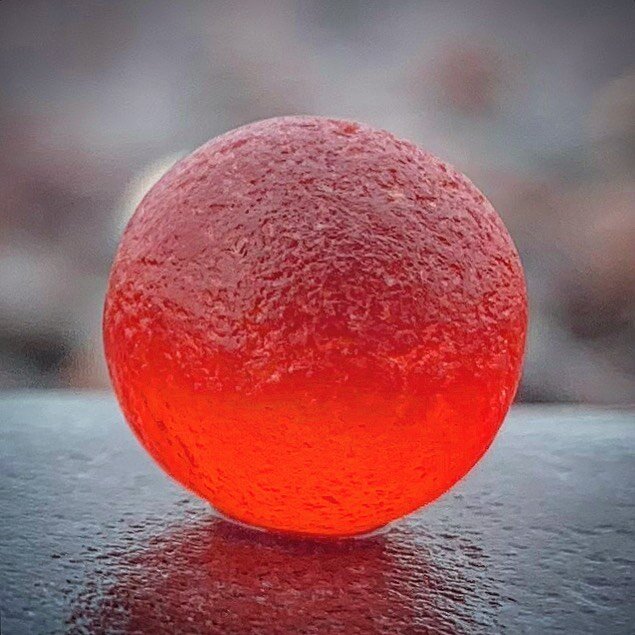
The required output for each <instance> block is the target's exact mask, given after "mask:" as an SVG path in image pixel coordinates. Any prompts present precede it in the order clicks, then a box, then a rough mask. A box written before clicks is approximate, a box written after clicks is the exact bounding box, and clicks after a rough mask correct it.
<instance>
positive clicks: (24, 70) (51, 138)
mask: <svg viewBox="0 0 635 635" xmlns="http://www.w3.org/2000/svg"><path fill="white" fill-rule="evenodd" d="M634 34H635V2H633V1H632V0H629V1H626V2H620V1H618V0H614V1H611V2H598V1H584V0H559V1H557V2H554V1H550V0H541V1H528V0H506V1H502V0H501V1H498V2H493V1H489V0H481V1H479V2H470V1H468V0H466V1H464V2H453V1H448V0H439V1H419V2H414V1H412V2H406V1H403V2H397V1H392V2H388V1H381V0H373V1H365V2H362V1H352V0H351V1H344V0H321V1H318V0H312V1H309V0H297V1H292V0H286V1H280V2H278V1H269V0H260V1H254V2H226V3H217V2H187V1H184V0H180V1H178V2H177V1H170V2H167V1H162V0H151V1H143V0H136V1H117V0H108V1H106V0H104V1H102V2H99V1H96V0H83V1H76V2H70V1H60V0H44V1H36V2H34V1H27V0H13V1H12V0H2V1H1V2H0V81H1V87H2V89H1V90H2V97H1V100H0V138H1V139H2V142H1V145H0V148H1V152H0V389H1V388H20V387H106V386H107V385H108V379H107V373H106V370H105V365H104V362H103V357H102V349H101V332H100V331H101V309H102V301H103V295H104V290H105V285H106V280H107V275H108V270H109V266H110V262H111V259H112V256H113V253H114V250H115V248H116V245H117V241H118V238H119V236H120V234H121V231H122V229H123V227H125V224H126V221H127V219H128V218H129V216H130V215H131V213H132V212H133V210H134V208H135V206H136V204H137V203H138V202H139V200H140V199H141V197H142V196H143V194H144V193H145V191H146V190H147V189H148V187H149V186H150V185H151V184H152V183H153V182H154V181H155V180H156V179H157V178H158V177H159V176H160V175H161V174H162V173H163V172H164V171H165V170H166V169H167V168H168V167H169V166H170V165H171V164H172V163H174V161H175V160H176V159H178V158H179V157H180V156H182V155H183V154H185V153H187V152H189V151H191V150H192V149H194V148H195V147H197V146H198V145H200V144H201V143H203V142H204V141H206V140H207V139H209V138H210V137H213V136H216V135H217V134H220V133H222V132H224V131H226V130H228V129H230V128H233V127H236V126H239V125H241V124H244V123H248V122H250V121H254V120H257V119H262V118H266V117H271V116H275V115H282V114H324V115H331V116H336V117H345V118H352V119H358V120H361V121H364V122H367V123H369V124H372V125H375V126H379V127H383V128H387V129H389V130H391V131H392V132H394V133H396V134H397V135H399V136H404V137H407V138H409V139H411V140H413V141H415V142H417V143H419V144H420V145H422V146H423V147H424V148H426V149H427V150H429V151H431V152H433V153H435V154H437V155H439V156H440V157H442V158H444V159H445V160H448V161H449V162H451V163H453V164H454V165H455V166H456V167H457V168H459V169H460V170H461V171H463V172H465V173H466V174H467V175H468V176H469V177H470V178H471V179H472V180H473V181H475V183H476V184H477V185H478V186H479V188H480V189H481V190H483V192H484V193H485V194H486V195H487V196H488V197H489V198H490V200H491V201H492V202H493V204H494V206H495V207H496V208H497V210H498V211H499V213H500V214H501V216H502V217H503V219H504V221H505V223H506V224H507V226H508V228H509V229H510V231H511V233H512V235H513V237H514V239H515V241H516V243H517V245H518V248H519V250H520V252H521V256H522V259H523V262H524V264H525V267H526V272H527V277H528V284H529V291H530V298H531V332H530V338H529V343H528V354H527V361H526V365H525V373H524V379H523V384H522V387H521V390H520V393H519V399H520V400H525V401H579V402H594V403H627V402H631V403H632V402H633V401H634V400H635V207H634V206H635V172H634V167H635V36H634Z"/></svg>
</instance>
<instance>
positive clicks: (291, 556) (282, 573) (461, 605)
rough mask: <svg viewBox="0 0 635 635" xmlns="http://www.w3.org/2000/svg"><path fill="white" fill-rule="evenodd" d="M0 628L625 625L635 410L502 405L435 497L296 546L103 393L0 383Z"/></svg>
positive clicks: (375, 629)
mask: <svg viewBox="0 0 635 635" xmlns="http://www.w3.org/2000/svg"><path fill="white" fill-rule="evenodd" d="M0 456H1V460H0V479H1V480H0V500H1V502H2V514H1V518H0V594H1V606H0V609H1V619H2V633H3V634H10V633H58V632H70V633H84V632H85V633H161V632H166V633H197V632H205V633H229V634H231V633H263V634H266V633H478V632H486V633H491V632H515V633H516V632H522V633H550V632H570V633H598V632H605V633H629V632H632V624H633V622H634V621H635V614H634V612H633V608H632V601H631V598H632V597H633V596H634V595H635V589H634V588H633V581H632V569H633V561H634V547H633V534H634V524H635V523H634V519H635V513H634V509H635V508H634V499H635V496H634V495H635V484H634V480H633V465H634V464H635V413H634V412H633V411H608V410H591V409H583V408H555V407H545V408H543V407H521V408H516V409H515V410H513V411H512V413H511V415H510V416H509V417H508V420H507V422H506V424H505V425H504V426H503V429H502V431H501V433H500V434H499V436H498V438H497V440H496V442H495V443H494V446H493V447H492V448H491V450H490V452H489V453H488V454H487V455H486V457H485V458H484V459H483V461H481V463H480V464H479V465H478V466H477V467H476V468H475V470H474V471H473V472H472V473H470V474H469V475H468V477H467V478H466V479H465V480H464V481H463V482H462V483H460V484H459V485H458V486H457V487H456V488H454V489H453V490H452V491H451V492H450V493H449V494H447V495H446V496H445V497H443V498H442V499H441V500H440V501H438V502H437V503H435V504H433V505H432V506H430V507H428V508H426V509H424V510H421V511H420V512H418V513H417V514H415V515H413V516H411V517H409V518H407V519H404V520H401V521H398V522H397V523H395V524H394V525H392V526H391V527H389V528H388V529H387V530H385V531H384V532H382V533H381V534H377V535H374V536H370V537H366V538H363V539H355V540H343V541H323V542H320V541H311V540H301V539H294V538H289V537H285V536H279V535H273V534H266V533H261V532H256V531H253V530H250V529H246V528H243V527H239V526H236V525H233V524H230V523H228V522H226V521H224V520H222V519H219V518H218V517H216V516H214V515H213V513H212V512H211V510H210V509H209V507H208V506H207V505H206V504H205V503H203V502H201V501H198V500H197V499H195V498H194V497H192V496H190V495H188V494H187V493H186V492H185V491H184V490H183V489H181V488H180V487H179V486H177V485H175V484H173V483H172V482H171V481H170V480H169V479H168V477H166V476H165V475H164V474H163V473H162V472H161V471H160V470H159V469H158V468H157V467H155V466H154V465H153V463H152V461H151V460H150V458H149V457H148V456H147V455H146V454H145V453H144V452H143V450H142V449H141V448H140V447H139V445H138V444H137V442H136V441H135V439H134V438H133V436H132V434H131V433H130V431H129V429H128V428H127V426H126V425H125V424H124V422H123V420H122V417H121V415H120V413H119V410H118V408H117V406H116V404H115V402H114V400H113V399H112V398H111V397H110V396H107V395H95V394H93V395H91V394H83V395H71V394H65V393H29V394H25V393H23V394H12V395H5V396H3V397H0Z"/></svg>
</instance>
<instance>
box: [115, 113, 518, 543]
mask: <svg viewBox="0 0 635 635" xmlns="http://www.w3.org/2000/svg"><path fill="white" fill-rule="evenodd" d="M526 326H527V305H526V291H525V284H524V279H523V273H522V267H521V264H520V261H519V258H518V254H517V252H516V249H515V247H514V245H513V243H512V241H511V239H510V237H509V235H508V233H507V231H506V229H505V227H504V225H503V223H502V221H501V220H500V218H499V217H498V215H497V214H496V212H495V211H494V209H493V208H492V206H491V204H490V203H489V202H488V201H487V200H486V199H485V197H484V196H483V195H482V194H481V193H480V192H479V191H478V190H477V189H476V188H475V187H474V185H473V184H472V183H471V182H470V181H469V180H468V179H467V178H466V177H465V176H463V175H462V174H460V173H459V172H457V171H456V170H455V169H453V168H452V167H450V166H449V165H447V164H445V163H443V162H442V161H440V160H439V159H437V158H436V157H434V156H432V155H430V154H428V153H426V152H424V151H422V150H421V149H419V148H418V147H417V146H415V145H413V144H412V143H409V142H407V141H403V140H400V139H397V138H395V137H394V136H392V135H391V134H389V133H387V132H385V131H382V130H376V129H373V128H370V127H368V126H365V125H362V124H358V123H354V122H348V121H339V120H333V119H324V118H316V117H284V118H278V119H271V120H267V121H262V122H258V123H255V124H251V125H248V126H245V127H243V128H239V129H237V130H234V131H231V132H229V133H227V134H225V135H223V136H221V137H218V138H216V139H213V140H211V141H210V142H208V143H207V144H205V145H204V146H202V147H201V148H199V149H198V150H196V151H195V152H194V153H193V154H191V155H190V156H188V157H187V158H185V159H183V160H182V161H180V162H179V163H178V164H177V165H176V166H174V167H173V168H172V169H171V170H170V171H169V172H168V173H167V174H166V175H165V176H164V177H163V178H162V179H161V180H160V181H159V182H158V183H157V184H156V185H155V186H154V187H153V188H152V189H151V190H150V192H149V193H148V194H147V196H146V197H145V198H144V200H143V201H142V203H141V204H140V206H139V208H138V209H137V211H136V213H135V215H134V217H133V219H132V220H131V222H130V224H129V226H128V228H127V229H126V232H125V234H124V236H123V239H122V241H121V245H120V247H119V250H118V253H117V256H116V259H115V262H114V265H113V268H112V273H111V278H110V283H109V289H108V294H107V298H106V306H105V313H104V339H105V347H106V354H107V359H108V364H109V368H110V372H111V376H112V380H113V384H114V387H115V391H116V394H117V396H118V399H119V402H120V404H121V406H122V408H123V411H124V413H125V415H126V418H127V419H128V421H129V423H130V425H131V427H132V429H133V430H134V431H135V433H136V435H137V436H138V438H139V439H140V441H141V442H142V444H143V445H144V446H145V447H146V449H147V450H148V451H149V452H150V454H151V455H152V456H153V457H154V458H155V459H156V460H157V461H158V463H159V464H160V465H161V466H162V467H163V468H164V469H165V470H166V471H167V472H168V473H170V474H171V475H172V476H173V477H174V478H175V479H177V480H178V481H180V482H181V483H182V484H183V485H185V486H186V487H187V488H189V489H190V490H192V491H194V492H196V493H197V494H199V495H200V496H202V497H203V498H206V499H208V500H209V501H210V502H211V503H212V504H213V505H214V506H215V507H216V508H217V509H219V510H220V511H222V512H224V513H225V514H226V515H228V516H231V517H233V518H236V519H239V520H241V521H244V522H247V523H250V524H253V525H258V526H261V527H267V528H272V529H278V530H283V531H289V532H295V533H307V534H321V535H350V534H357V533H362V532H366V531H369V530H373V529H375V528H377V527H380V526H382V525H384V524H386V523H388V522H390V521H391V520H393V519H395V518H398V517H400V516H402V515H404V514H407V513H409V512H411V511H413V510H415V509H417V508H418V507H421V506H422V505H425V504H426V503H428V502H430V501H432V500H434V499H435V498H437V497H438V496H440V495H441V494H443V493H444V492H445V491H447V490H448V489H449V488H450V487H451V486H452V485H454V484H455V483H456V482H457V481H458V480H459V479H460V478H462V477H463V476H464V475H465V474H466V473H467V472H468V471H469V470H470V469H471V468H472V467H473V466H474V464H475V463H476V462H477V461H478V460H479V458H480V457H481V456H482V455H483V453H484V452H485V451H486V450H487V448H488V447H489V445H490V444H491V442H492V440H493V438H494V436H495V434H496V432H497V430H498V429H499V427H500V425H501V423H502V421H503V418H504V417H505V414H506V413H507V410H508V408H509V406H510V404H511V402H512V400H513V397H514V394H515V391H516V388H517V385H518V380H519V375H520V369H521V362H522V355H523V349H524V341H525V331H526Z"/></svg>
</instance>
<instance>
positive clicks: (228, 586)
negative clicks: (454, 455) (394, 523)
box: [71, 518, 497, 634]
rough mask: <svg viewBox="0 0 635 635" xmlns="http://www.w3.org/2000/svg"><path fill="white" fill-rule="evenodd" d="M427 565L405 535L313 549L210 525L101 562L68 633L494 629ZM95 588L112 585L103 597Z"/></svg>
mask: <svg viewBox="0 0 635 635" xmlns="http://www.w3.org/2000/svg"><path fill="white" fill-rule="evenodd" d="M466 544H467V548H468V551H471V553H470V554H468V553H467V552H463V553H462V554H461V556H462V557H464V558H466V559H468V560H469V559H470V558H471V559H472V561H473V563H474V565H475V566H479V563H478V554H479V551H478V549H476V548H475V547H474V546H472V545H469V543H463V544H458V545H457V546H458V548H459V549H463V547H465V546H466ZM461 556H459V557H461ZM429 558H430V554H429V553H428V551H427V550H426V549H425V548H424V547H421V546H418V545H417V544H416V543H415V541H413V540H412V536H410V535H409V534H408V533H401V532H391V533H390V534H388V535H376V536H371V537H369V538H364V539H357V540H344V541H337V542H336V541H327V542H316V541H311V540H308V539H295V538H289V537H285V536H276V535H272V534H267V533H262V532H257V531H253V530H250V529H245V528H242V527H239V526H236V525H233V524H230V523H228V522H226V521H223V520H219V519H215V518H209V519H207V520H202V521H200V522H197V523H195V524H193V525H191V526H187V527H184V528H182V529H176V530H169V531H167V532H166V533H164V534H161V535H159V536H156V537H153V538H151V539H150V540H149V541H148V542H147V544H145V545H142V546H140V549H138V550H136V551H133V552H132V553H131V554H125V553H124V554H122V555H121V557H119V558H114V559H109V561H108V562H107V566H106V567H105V568H104V570H103V572H102V580H97V581H94V580H91V577H90V576H88V580H87V582H86V584H85V587H84V589H83V590H82V591H81V592H80V593H79V596H78V598H77V600H76V602H75V606H74V609H73V613H72V617H71V624H73V625H74V627H76V628H77V629H78V631H79V630H80V628H84V629H87V630H88V631H89V632H91V633H112V632H125V633H137V632H151V633H161V632H166V633H167V632H177V633H185V632H187V633H198V632H201V633H227V634H231V633H263V634H265V633H267V634H268V633H406V632H407V633H427V632H434V633H443V632H457V630H458V631H460V632H472V631H474V627H476V626H480V627H484V626H486V625H487V624H490V625H491V624H493V622H492V614H493V612H494V610H495V608H496V606H497V601H496V596H495V594H493V595H494V597H489V598H485V601H483V602H480V604H481V609H482V610H481V611H480V614H479V612H474V613H471V612H470V611H467V612H466V611H464V610H462V608H461V605H462V604H465V596H466V595H467V596H470V595H473V594H474V593H475V592H476V591H475V589H474V588H470V587H469V585H466V584H465V582H466V580H465V578H463V577H461V576H458V577H457V576H455V575H452V573H451V572H449V571H445V570H444V564H443V563H442V562H434V561H430V560H429ZM456 558H457V555H456V554H455V556H454V558H453V559H454V560H456ZM450 564H451V563H448V565H450ZM103 579H112V580H113V583H112V584H111V585H109V586H106V588H103ZM100 587H101V588H100ZM481 592H482V590H481V591H479V593H481ZM451 606H452V607H454V608H453V609H452V610H448V609H449V607H451ZM483 609H484V610H483ZM488 612H489V614H488ZM479 622H480V623H479ZM73 630H74V629H73V628H72V629H71V631H73Z"/></svg>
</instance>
